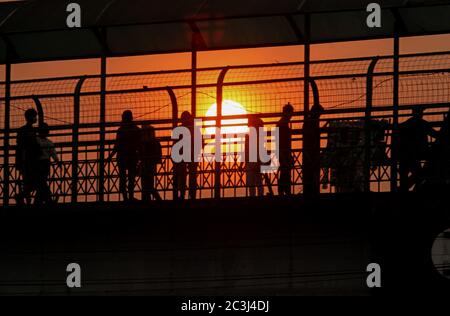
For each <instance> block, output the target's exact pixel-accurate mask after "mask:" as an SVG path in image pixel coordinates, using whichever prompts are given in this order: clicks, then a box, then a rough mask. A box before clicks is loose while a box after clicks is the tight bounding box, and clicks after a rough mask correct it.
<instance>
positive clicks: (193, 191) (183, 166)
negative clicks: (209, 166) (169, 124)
mask: <svg viewBox="0 0 450 316" xmlns="http://www.w3.org/2000/svg"><path fill="white" fill-rule="evenodd" d="M181 126H183V127H186V128H188V129H189V131H190V134H191V140H190V145H191V157H190V161H189V162H184V161H182V162H179V163H174V193H175V196H174V199H182V200H184V199H185V195H186V182H187V177H188V174H189V198H190V199H191V200H195V199H196V195H197V168H198V162H196V161H195V158H196V157H198V156H199V155H200V152H195V146H194V137H195V129H196V128H197V127H196V126H195V122H194V117H193V116H192V115H191V113H189V112H188V111H185V112H183V113H182V114H181ZM180 154H183V153H182V152H181V153H180Z"/></svg>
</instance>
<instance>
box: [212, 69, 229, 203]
mask: <svg viewBox="0 0 450 316" xmlns="http://www.w3.org/2000/svg"><path fill="white" fill-rule="evenodd" d="M228 70H229V68H228V67H227V68H224V69H222V71H221V72H220V74H219V78H218V80H217V93H216V97H217V111H216V134H215V143H216V149H215V158H216V161H215V172H214V198H216V199H218V198H220V188H221V184H220V176H221V168H222V163H221V161H222V150H221V148H222V130H221V129H222V103H223V82H224V81H225V76H226V74H227V72H228ZM218 150H219V153H218V152H217V151H218ZM218 155H220V157H218Z"/></svg>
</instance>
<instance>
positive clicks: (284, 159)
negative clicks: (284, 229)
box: [277, 103, 294, 195]
mask: <svg viewBox="0 0 450 316" xmlns="http://www.w3.org/2000/svg"><path fill="white" fill-rule="evenodd" d="M293 114H294V108H293V107H292V105H291V104H290V103H288V104H286V105H285V106H284V107H283V114H282V117H281V119H280V121H279V122H278V124H277V128H278V129H279V136H280V139H279V157H278V161H279V163H280V171H279V178H278V194H279V195H291V171H292V168H293V165H294V162H293V159H292V130H291V128H290V127H289V124H290V122H291V119H292V116H293Z"/></svg>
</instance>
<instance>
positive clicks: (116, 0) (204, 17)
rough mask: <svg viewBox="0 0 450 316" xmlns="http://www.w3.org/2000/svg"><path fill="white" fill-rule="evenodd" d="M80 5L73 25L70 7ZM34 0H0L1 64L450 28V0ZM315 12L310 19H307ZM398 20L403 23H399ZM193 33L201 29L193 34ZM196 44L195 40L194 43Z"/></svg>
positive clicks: (440, 31)
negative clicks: (372, 7) (378, 11)
mask: <svg viewBox="0 0 450 316" xmlns="http://www.w3.org/2000/svg"><path fill="white" fill-rule="evenodd" d="M71 2H76V3H78V4H79V5H80V6H81V16H82V21H81V23H82V27H81V28H72V29H71V28H68V27H67V25H66V19H67V16H68V15H69V13H68V12H66V7H67V5H68V4H69V3H71ZM371 2H374V1H372V0H346V1H342V0H321V1H318V0H276V1H274V0H226V1H224V0H189V1H182V0H164V1H161V0H95V1H92V0H76V1H67V0H36V1H16V2H6V3H1V4H0V63H2V64H4V63H6V62H8V61H9V62H11V63H23V62H34V61H46V60H61V59H80V58H97V57H100V56H107V57H114V56H117V57H119V56H132V55H144V54H159V53H170V52H189V51H192V48H193V46H195V47H196V49H197V50H199V51H205V50H217V49H235V48H253V47H270V46H282V45H301V44H304V43H305V41H306V40H307V38H308V36H307V28H306V27H305V26H306V23H305V21H307V20H308V19H309V20H310V22H311V24H310V36H309V42H310V43H312V44H315V43H327V42H338V41H353V40H364V39H377V38H390V37H393V36H394V35H395V33H396V31H397V32H398V34H399V35H400V36H414V35H430V34H443V33H450V23H449V22H448V21H449V17H450V0H445V1H444V0H383V1H375V2H378V3H379V4H380V5H381V7H382V10H383V11H382V23H383V25H382V27H381V28H373V29H370V28H368V27H367V25H366V18H367V15H368V13H367V12H366V7H367V5H368V4H369V3H371ZM307 17H309V18H307ZM395 22H397V26H398V27H397V29H395V27H394V25H395V24H396V23H395ZM193 34H195V36H193ZM193 43H195V45H193Z"/></svg>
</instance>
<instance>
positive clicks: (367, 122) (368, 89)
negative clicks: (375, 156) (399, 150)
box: [364, 57, 380, 192]
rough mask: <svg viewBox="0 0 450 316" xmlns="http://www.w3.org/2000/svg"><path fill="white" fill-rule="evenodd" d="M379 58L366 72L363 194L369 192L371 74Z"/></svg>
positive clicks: (373, 60)
mask: <svg viewBox="0 0 450 316" xmlns="http://www.w3.org/2000/svg"><path fill="white" fill-rule="evenodd" d="M379 60H380V58H379V57H375V58H374V59H372V62H371V63H370V65H369V68H368V70H367V78H366V111H365V116H364V138H365V143H364V158H365V159H364V169H365V170H364V192H370V169H371V159H372V158H371V148H370V147H371V139H372V130H371V119H372V106H373V74H374V72H375V67H376V66H377V63H378V61H379Z"/></svg>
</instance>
